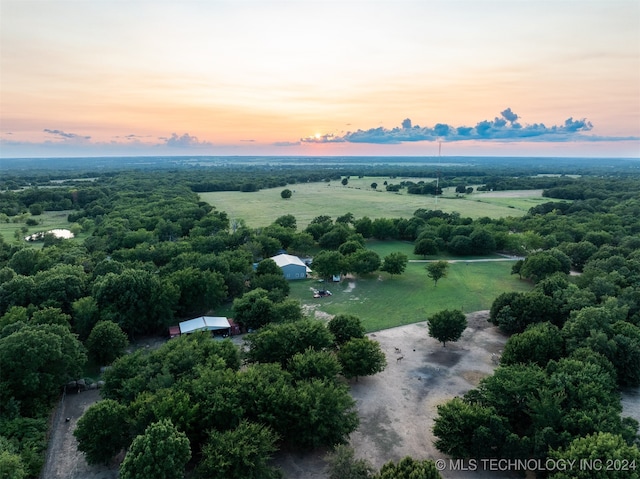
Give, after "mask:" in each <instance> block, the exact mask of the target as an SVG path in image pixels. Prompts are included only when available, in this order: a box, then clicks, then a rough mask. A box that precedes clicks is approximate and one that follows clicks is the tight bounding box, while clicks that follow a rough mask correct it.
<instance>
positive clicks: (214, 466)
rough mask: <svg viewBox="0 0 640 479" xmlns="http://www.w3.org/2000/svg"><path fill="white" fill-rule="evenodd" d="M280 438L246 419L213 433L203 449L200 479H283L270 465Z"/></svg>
mask: <svg viewBox="0 0 640 479" xmlns="http://www.w3.org/2000/svg"><path fill="white" fill-rule="evenodd" d="M277 440H278V435H277V434H276V433H274V432H273V431H272V430H271V428H270V427H268V426H263V425H262V424H256V423H252V422H249V421H246V420H243V421H242V422H241V423H240V424H239V425H238V427H236V428H235V429H232V430H229V431H216V430H211V432H210V434H209V439H208V440H207V442H206V444H205V445H204V447H203V448H202V460H201V461H200V463H199V464H198V467H197V476H198V477H201V478H203V479H204V478H206V479H279V477H280V473H279V471H278V470H277V469H275V468H274V467H273V466H271V465H270V461H271V456H272V454H273V453H274V452H275V451H277V447H276V442H277Z"/></svg>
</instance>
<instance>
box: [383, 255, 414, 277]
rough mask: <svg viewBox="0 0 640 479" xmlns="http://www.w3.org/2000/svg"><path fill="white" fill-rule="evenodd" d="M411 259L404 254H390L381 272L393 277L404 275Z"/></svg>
mask: <svg viewBox="0 0 640 479" xmlns="http://www.w3.org/2000/svg"><path fill="white" fill-rule="evenodd" d="M408 263H409V258H408V257H407V255H406V254H404V253H390V254H388V255H387V256H385V257H384V262H383V263H382V267H381V268H380V270H381V271H385V272H387V273H389V274H391V275H394V274H402V273H404V270H405V269H406V268H407V264H408Z"/></svg>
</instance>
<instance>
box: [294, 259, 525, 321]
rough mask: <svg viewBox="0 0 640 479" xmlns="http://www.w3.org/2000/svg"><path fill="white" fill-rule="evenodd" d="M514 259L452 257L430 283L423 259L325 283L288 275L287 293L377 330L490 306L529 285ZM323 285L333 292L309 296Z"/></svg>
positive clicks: (308, 306) (309, 307) (310, 307)
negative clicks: (401, 269) (391, 270)
mask: <svg viewBox="0 0 640 479" xmlns="http://www.w3.org/2000/svg"><path fill="white" fill-rule="evenodd" d="M512 264H513V263H511V262H478V263H450V265H449V269H448V274H447V277H446V278H443V279H441V280H440V281H438V284H437V285H434V283H433V281H432V280H431V279H430V278H429V277H428V276H427V273H426V270H425V263H409V264H408V266H407V269H406V271H405V273H404V274H402V275H400V276H393V277H391V276H390V275H388V274H387V273H380V274H375V275H372V276H368V277H362V278H360V277H358V278H354V279H343V281H342V282H340V283H327V284H326V285H325V284H321V283H318V282H317V281H316V280H311V279H308V280H303V281H292V282H291V283H290V285H291V293H290V297H291V298H295V299H298V300H300V302H301V303H302V304H303V306H304V308H305V310H307V311H309V312H310V314H313V313H312V311H313V312H315V311H320V312H324V313H328V314H331V315H334V314H339V313H344V314H353V315H356V316H358V317H360V319H361V320H362V323H363V324H364V326H365V328H366V330H367V331H378V330H381V329H387V328H392V327H395V326H401V325H404V324H410V323H416V322H419V321H425V320H426V319H427V318H428V317H429V316H431V315H432V314H434V313H436V312H438V311H441V310H443V309H461V310H462V311H464V312H465V313H467V312H472V311H479V310H484V309H489V308H490V307H491V304H492V303H493V300H494V299H495V298H496V297H497V296H498V295H500V294H501V293H503V292H505V291H529V290H530V289H531V287H532V286H531V284H530V283H529V282H527V281H523V280H520V279H518V276H517V275H511V274H510V272H511V267H512ZM324 287H326V288H328V289H329V290H330V291H331V292H332V293H333V295H332V296H330V297H325V298H318V299H315V298H313V294H312V289H314V288H315V289H322V288H324Z"/></svg>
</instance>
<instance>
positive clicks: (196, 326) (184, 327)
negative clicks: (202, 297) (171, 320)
mask: <svg viewBox="0 0 640 479" xmlns="http://www.w3.org/2000/svg"><path fill="white" fill-rule="evenodd" d="M224 329H226V330H227V331H230V330H231V325H230V324H229V321H228V320H227V318H225V317H222V316H200V317H199V318H193V319H189V320H187V321H182V322H181V323H180V334H190V333H194V332H196V331H219V330H224Z"/></svg>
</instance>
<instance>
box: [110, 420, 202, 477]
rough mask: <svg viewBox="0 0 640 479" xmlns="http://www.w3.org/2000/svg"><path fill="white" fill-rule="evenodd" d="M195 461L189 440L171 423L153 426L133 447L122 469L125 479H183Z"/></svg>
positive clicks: (165, 422) (158, 423) (136, 439)
mask: <svg viewBox="0 0 640 479" xmlns="http://www.w3.org/2000/svg"><path fill="white" fill-rule="evenodd" d="M190 458H191V448H190V446H189V440H188V439H187V437H186V436H185V434H184V433H182V432H180V431H178V430H177V429H176V428H175V427H174V425H173V424H172V423H171V421H169V420H162V421H160V422H156V423H153V424H151V425H150V426H149V427H148V428H147V429H146V431H145V432H144V434H143V435H141V436H137V437H136V438H135V439H134V440H133V442H132V443H131V447H130V448H129V451H128V452H127V455H126V456H125V458H124V461H122V464H121V465H120V478H121V479H142V478H151V477H153V478H156V479H181V478H183V477H184V469H185V466H186V465H187V462H189V459H190Z"/></svg>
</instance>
